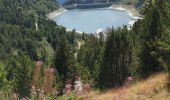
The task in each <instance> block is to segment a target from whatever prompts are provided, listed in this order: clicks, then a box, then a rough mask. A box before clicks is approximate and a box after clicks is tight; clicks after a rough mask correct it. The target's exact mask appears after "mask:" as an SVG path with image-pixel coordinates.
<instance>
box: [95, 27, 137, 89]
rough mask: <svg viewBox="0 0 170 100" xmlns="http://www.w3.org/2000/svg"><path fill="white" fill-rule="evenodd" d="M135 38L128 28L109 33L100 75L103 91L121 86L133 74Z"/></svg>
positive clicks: (100, 84)
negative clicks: (131, 71)
mask: <svg viewBox="0 0 170 100" xmlns="http://www.w3.org/2000/svg"><path fill="white" fill-rule="evenodd" d="M133 38H134V36H133V33H131V32H128V30H127V27H124V28H123V29H120V28H119V29H117V30H114V29H112V31H111V32H110V33H109V36H108V37H107V40H106V46H105V51H104V58H103V63H102V65H101V69H100V74H99V82H98V83H99V86H100V88H101V89H104V88H111V87H116V86H121V85H123V82H124V81H125V79H126V78H127V77H128V76H129V75H130V74H131V73H130V69H131V68H130V66H131V64H132V62H133V61H132V60H133V59H132V58H133V53H132V52H133V43H134V40H133Z"/></svg>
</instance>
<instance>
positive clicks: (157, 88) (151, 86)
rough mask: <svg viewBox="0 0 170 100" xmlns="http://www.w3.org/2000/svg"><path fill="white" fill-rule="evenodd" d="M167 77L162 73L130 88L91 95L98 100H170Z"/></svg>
mask: <svg viewBox="0 0 170 100" xmlns="http://www.w3.org/2000/svg"><path fill="white" fill-rule="evenodd" d="M167 76H168V75H167V74H165V73H161V74H158V75H153V76H151V77H150V78H148V79H147V80H144V81H140V82H137V83H135V84H133V85H131V86H130V87H124V88H119V89H112V90H109V91H106V92H104V93H99V92H98V93H97V92H92V93H91V94H90V95H91V98H95V99H96V100H170V94H169V93H168V91H167V89H166V84H167Z"/></svg>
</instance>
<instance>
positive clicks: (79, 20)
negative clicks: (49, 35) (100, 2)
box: [53, 8, 134, 33]
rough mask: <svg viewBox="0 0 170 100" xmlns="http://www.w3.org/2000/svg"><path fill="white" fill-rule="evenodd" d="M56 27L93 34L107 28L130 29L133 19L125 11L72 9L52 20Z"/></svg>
mask: <svg viewBox="0 0 170 100" xmlns="http://www.w3.org/2000/svg"><path fill="white" fill-rule="evenodd" d="M53 20H54V21H55V22H56V23H57V24H58V25H63V26H65V27H66V28H67V29H76V31H81V32H88V33H95V32H96V31H99V30H106V29H107V28H108V27H115V28H116V27H121V26H123V25H127V26H128V27H130V26H131V25H132V24H133V22H134V19H133V18H132V16H130V15H129V13H128V12H127V11H126V10H116V9H111V8H95V9H73V10H68V11H66V12H64V13H62V14H60V15H59V16H56V17H54V18H53Z"/></svg>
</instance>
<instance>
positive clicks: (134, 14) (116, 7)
mask: <svg viewBox="0 0 170 100" xmlns="http://www.w3.org/2000/svg"><path fill="white" fill-rule="evenodd" d="M107 8H109V9H114V10H122V11H127V12H128V13H129V16H131V17H132V20H131V21H130V22H129V23H128V24H129V25H130V27H131V26H133V24H134V23H135V22H136V21H137V20H138V19H142V17H140V14H139V12H138V11H137V10H136V8H135V7H134V6H133V5H123V4H112V5H111V6H110V7H107ZM66 11H68V10H67V9H65V8H63V7H61V8H59V9H57V10H55V11H53V12H51V13H48V14H46V16H47V18H49V19H50V20H53V18H54V17H57V16H59V15H61V14H63V13H65V12H66ZM129 29H130V28H129ZM72 30H73V29H67V28H66V31H68V32H71V31H72ZM105 30H106V29H102V32H105ZM76 32H77V33H79V34H82V33H83V32H82V31H78V30H76ZM99 32H101V29H100V30H99V29H97V30H96V32H95V33H97V34H98V33H99ZM84 33H88V32H84ZM95 33H94V34H95Z"/></svg>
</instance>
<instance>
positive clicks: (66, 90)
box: [65, 80, 72, 95]
mask: <svg viewBox="0 0 170 100" xmlns="http://www.w3.org/2000/svg"><path fill="white" fill-rule="evenodd" d="M71 86H72V85H71V82H70V80H67V83H66V85H65V92H66V95H69V94H70V92H71Z"/></svg>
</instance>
